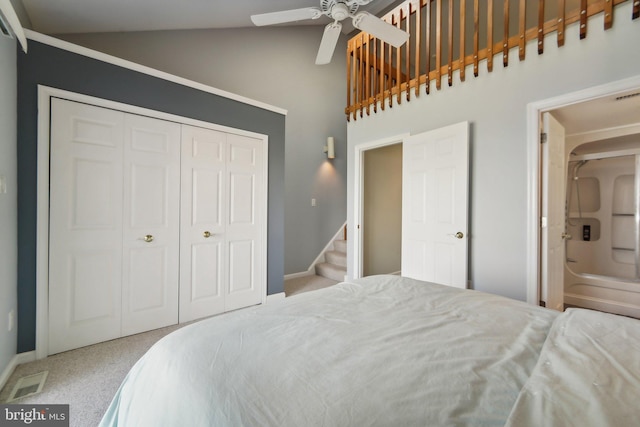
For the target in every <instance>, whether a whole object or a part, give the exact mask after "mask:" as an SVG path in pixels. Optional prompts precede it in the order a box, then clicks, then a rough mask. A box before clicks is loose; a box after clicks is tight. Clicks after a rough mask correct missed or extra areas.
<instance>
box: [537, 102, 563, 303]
mask: <svg viewBox="0 0 640 427" xmlns="http://www.w3.org/2000/svg"><path fill="white" fill-rule="evenodd" d="M542 124H543V132H544V133H545V134H546V135H547V136H546V138H547V140H546V143H544V144H542V168H543V170H542V193H543V196H542V221H541V223H542V224H541V232H540V238H541V248H542V256H541V270H542V271H541V274H540V276H541V283H540V285H541V288H542V289H541V299H542V301H544V302H545V305H546V306H547V307H548V308H552V309H554V310H560V311H562V310H564V257H565V246H564V236H565V234H564V232H565V209H564V208H565V187H566V179H567V178H566V177H567V174H566V170H565V161H564V138H565V135H564V128H563V127H562V125H561V124H560V123H559V122H558V121H557V120H556V119H555V118H554V117H553V116H552V115H551V114H550V113H544V114H543V115H542Z"/></svg>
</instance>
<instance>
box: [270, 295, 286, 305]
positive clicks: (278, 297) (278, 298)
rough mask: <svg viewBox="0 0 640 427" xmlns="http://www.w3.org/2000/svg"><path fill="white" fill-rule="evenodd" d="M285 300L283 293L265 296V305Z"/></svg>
mask: <svg viewBox="0 0 640 427" xmlns="http://www.w3.org/2000/svg"><path fill="white" fill-rule="evenodd" d="M285 298H286V295H285V294H284V292H279V293H277V294H271V295H267V299H266V304H272V303H274V302H278V301H284V299H285Z"/></svg>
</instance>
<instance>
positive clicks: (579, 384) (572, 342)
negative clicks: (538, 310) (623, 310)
mask: <svg viewBox="0 0 640 427" xmlns="http://www.w3.org/2000/svg"><path fill="white" fill-rule="evenodd" d="M506 425H507V427H534V426H535V427H537V426H545V427H553V426H558V427H569V426H575V427H585V426H598V427H602V426H612V427H624V426H639V425H640V321H638V320H636V319H630V318H626V317H622V316H616V315H613V314H606V313H600V312H596V311H591V310H581V309H568V310H567V311H566V312H564V313H563V314H562V315H561V316H559V317H558V318H557V320H556V321H555V322H554V324H553V326H552V328H551V331H550V332H549V337H548V338H547V340H546V342H545V344H544V347H543V350H542V353H541V354H540V358H539V360H538V364H537V365H536V368H535V370H534V372H533V373H532V375H531V378H530V379H529V380H528V381H527V384H526V385H525V387H524V389H523V390H522V393H521V394H520V396H519V397H518V400H517V402H516V404H515V406H514V408H513V412H512V413H511V415H510V416H509V419H508V422H507V424H506Z"/></svg>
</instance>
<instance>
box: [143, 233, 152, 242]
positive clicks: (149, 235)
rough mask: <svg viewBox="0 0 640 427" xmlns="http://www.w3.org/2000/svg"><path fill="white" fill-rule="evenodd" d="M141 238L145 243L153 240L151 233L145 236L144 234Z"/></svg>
mask: <svg viewBox="0 0 640 427" xmlns="http://www.w3.org/2000/svg"><path fill="white" fill-rule="evenodd" d="M142 240H144V241H145V242H147V243H151V242H153V236H152V235H151V234H147V235H146V236H144V237H143V238H142Z"/></svg>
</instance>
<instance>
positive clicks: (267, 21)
mask: <svg viewBox="0 0 640 427" xmlns="http://www.w3.org/2000/svg"><path fill="white" fill-rule="evenodd" d="M372 1H373V0H320V7H305V8H302V9H292V10H284V11H281V12H271V13H263V14H260V15H252V16H251V20H252V21H253V23H254V24H255V25H257V26H263V25H274V24H282V23H285V22H293V21H301V20H303V19H318V18H320V17H321V16H328V17H329V18H331V19H333V20H334V22H332V23H330V24H328V25H327V26H326V27H325V29H324V35H323V36H322V41H321V42H320V49H319V50H318V56H317V57H316V64H318V65H322V64H328V63H329V62H331V57H332V56H333V51H334V50H335V48H336V44H337V43H338V38H339V37H340V31H341V30H342V24H341V23H340V21H342V20H344V19H346V18H351V19H352V20H353V26H354V27H356V28H357V29H359V30H362V31H365V32H367V33H369V34H371V35H372V36H374V37H376V38H378V39H380V40H382V41H384V42H386V43H389V44H390V45H392V46H393V47H400V46H402V44H403V43H404V42H406V41H407V39H408V38H409V33H407V32H406V31H403V30H401V29H399V28H398V27H394V26H393V25H391V24H388V23H386V22H384V21H383V20H382V19H380V18H378V17H376V16H374V15H372V14H370V13H368V12H359V13H357V14H356V12H357V10H358V8H359V7H360V6H364V5H366V4H369V3H371V2H372Z"/></svg>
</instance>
